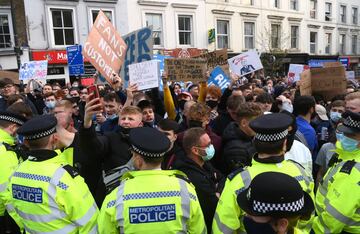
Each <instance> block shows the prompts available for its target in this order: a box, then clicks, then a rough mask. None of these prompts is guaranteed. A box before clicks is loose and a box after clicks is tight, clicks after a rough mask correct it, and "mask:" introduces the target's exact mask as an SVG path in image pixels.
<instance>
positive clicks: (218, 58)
mask: <svg viewBox="0 0 360 234" xmlns="http://www.w3.org/2000/svg"><path fill="white" fill-rule="evenodd" d="M194 58H203V59H206V61H207V66H208V69H210V70H211V69H214V68H215V67H216V66H221V65H225V64H227V60H228V54H227V49H222V50H215V51H212V52H209V53H205V54H201V55H199V56H195V57H194Z"/></svg>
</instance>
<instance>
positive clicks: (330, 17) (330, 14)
mask: <svg viewBox="0 0 360 234" xmlns="http://www.w3.org/2000/svg"><path fill="white" fill-rule="evenodd" d="M327 4H330V12H326V5H327ZM332 8H333V4H332V2H325V21H327V22H331V21H332V11H333V10H332ZM327 13H329V14H327ZM326 17H329V20H326Z"/></svg>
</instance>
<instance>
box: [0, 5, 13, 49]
mask: <svg viewBox="0 0 360 234" xmlns="http://www.w3.org/2000/svg"><path fill="white" fill-rule="evenodd" d="M0 15H7V17H8V20H9V33H10V40H11V47H8V48H0V51H6V50H11V51H13V50H14V46H15V40H14V27H13V22H12V17H11V9H10V8H0Z"/></svg>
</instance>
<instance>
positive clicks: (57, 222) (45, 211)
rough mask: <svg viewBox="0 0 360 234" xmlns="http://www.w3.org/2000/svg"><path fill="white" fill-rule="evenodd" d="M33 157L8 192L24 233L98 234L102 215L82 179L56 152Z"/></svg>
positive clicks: (16, 174)
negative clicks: (99, 214) (98, 218)
mask: <svg viewBox="0 0 360 234" xmlns="http://www.w3.org/2000/svg"><path fill="white" fill-rule="evenodd" d="M30 155H31V156H29V159H28V160H26V161H25V162H23V163H21V164H20V166H19V167H18V169H16V171H15V172H14V174H13V175H12V177H11V179H10V182H9V185H8V188H7V189H8V190H9V191H10V193H11V195H12V196H11V198H10V200H9V201H8V203H7V204H6V208H7V209H8V210H10V211H15V212H16V213H17V214H18V215H19V217H20V219H21V222H22V225H23V226H24V228H25V231H26V232H28V233H54V234H55V233H97V225H96V219H97V216H98V212H99V211H98V208H97V206H96V204H95V201H94V198H93V197H92V195H91V193H90V192H89V189H88V187H87V185H86V184H85V182H84V180H83V178H82V177H81V176H79V175H78V173H77V172H76V171H75V170H74V168H72V167H71V166H70V165H68V164H67V162H66V161H65V159H64V157H63V156H62V155H61V154H60V155H59V154H57V152H55V151H49V150H41V151H33V152H30ZM32 155H34V156H32ZM40 156H41V157H40Z"/></svg>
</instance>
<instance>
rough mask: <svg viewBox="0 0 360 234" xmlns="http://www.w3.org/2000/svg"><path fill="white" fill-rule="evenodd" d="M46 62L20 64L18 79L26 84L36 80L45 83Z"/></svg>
mask: <svg viewBox="0 0 360 234" xmlns="http://www.w3.org/2000/svg"><path fill="white" fill-rule="evenodd" d="M47 66H48V61H47V60H42V61H30V62H25V63H23V64H21V67H20V73H19V79H20V80H22V81H23V82H24V84H27V82H28V81H29V80H32V79H33V80H37V81H39V82H40V83H43V84H45V83H46V76H47Z"/></svg>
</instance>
